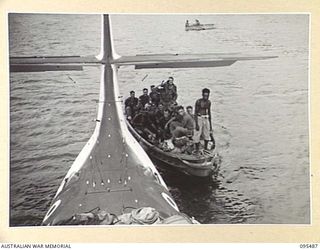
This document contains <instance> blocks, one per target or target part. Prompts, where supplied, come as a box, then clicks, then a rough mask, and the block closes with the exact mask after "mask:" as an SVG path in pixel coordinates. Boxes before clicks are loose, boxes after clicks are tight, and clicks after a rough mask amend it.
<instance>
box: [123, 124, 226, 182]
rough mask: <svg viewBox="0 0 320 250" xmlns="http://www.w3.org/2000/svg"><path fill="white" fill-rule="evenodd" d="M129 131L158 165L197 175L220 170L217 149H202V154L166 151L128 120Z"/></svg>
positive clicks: (213, 173)
mask: <svg viewBox="0 0 320 250" xmlns="http://www.w3.org/2000/svg"><path fill="white" fill-rule="evenodd" d="M127 125H128V128H129V131H130V132H131V133H132V135H133V136H134V138H135V139H136V140H137V141H138V142H139V143H140V145H141V146H142V148H143V149H144V150H145V151H146V153H147V154H148V156H149V157H150V158H151V160H152V161H153V162H154V163H155V164H156V166H158V167H164V168H166V169H167V170H171V171H180V172H182V173H184V174H186V175H190V176H195V177H210V176H213V177H215V176H217V174H218V171H219V166H220V164H219V156H218V154H217V152H216V150H215V149H214V150H201V154H188V153H186V152H183V153H181V152H179V151H178V152H177V151H176V150H173V151H168V152H166V151H164V150H163V149H161V148H160V147H158V146H156V145H154V144H153V143H152V142H151V141H149V140H148V139H146V138H144V137H143V135H142V134H141V133H139V130H136V129H135V128H134V127H133V126H132V125H131V124H130V123H129V122H127Z"/></svg>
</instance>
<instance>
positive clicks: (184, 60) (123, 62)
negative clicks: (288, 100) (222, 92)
mask: <svg viewBox="0 0 320 250" xmlns="http://www.w3.org/2000/svg"><path fill="white" fill-rule="evenodd" d="M276 57H277V56H248V55H241V54H239V53H209V54H147V55H136V56H121V57H119V58H117V59H110V63H111V64H115V65H117V66H119V67H120V66H130V65H134V66H135V69H151V68H200V67H223V66H230V65H232V64H234V63H235V62H236V61H246V60H264V59H271V58H276ZM103 63H104V62H102V61H101V60H99V59H97V58H96V57H94V56H85V57H82V56H51V57H10V71H11V72H41V71H66V70H67V71H69V70H83V66H97V65H101V64H103Z"/></svg>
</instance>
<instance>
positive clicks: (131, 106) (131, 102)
mask: <svg viewBox="0 0 320 250" xmlns="http://www.w3.org/2000/svg"><path fill="white" fill-rule="evenodd" d="M138 102H139V100H138V98H137V97H135V92H134V91H133V90H131V91H130V97H128V98H127V99H126V100H125V102H124V105H125V110H126V116H127V119H128V120H132V118H133V117H134V116H135V114H136V112H137V110H138Z"/></svg>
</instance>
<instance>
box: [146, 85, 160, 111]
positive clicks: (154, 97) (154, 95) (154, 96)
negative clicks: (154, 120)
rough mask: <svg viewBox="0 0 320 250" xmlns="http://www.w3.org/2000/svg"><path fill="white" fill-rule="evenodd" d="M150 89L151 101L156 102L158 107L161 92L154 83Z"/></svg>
mask: <svg viewBox="0 0 320 250" xmlns="http://www.w3.org/2000/svg"><path fill="white" fill-rule="evenodd" d="M150 89H151V92H150V94H149V97H150V101H151V103H153V104H155V105H156V106H157V107H158V105H159V102H160V94H159V92H158V91H157V89H156V87H155V86H154V85H151V86H150Z"/></svg>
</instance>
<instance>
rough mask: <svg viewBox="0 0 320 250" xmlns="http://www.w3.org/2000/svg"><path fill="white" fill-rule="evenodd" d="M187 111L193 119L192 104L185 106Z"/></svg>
mask: <svg viewBox="0 0 320 250" xmlns="http://www.w3.org/2000/svg"><path fill="white" fill-rule="evenodd" d="M187 113H188V115H190V116H191V118H192V119H194V114H193V108H192V106H187Z"/></svg>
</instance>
